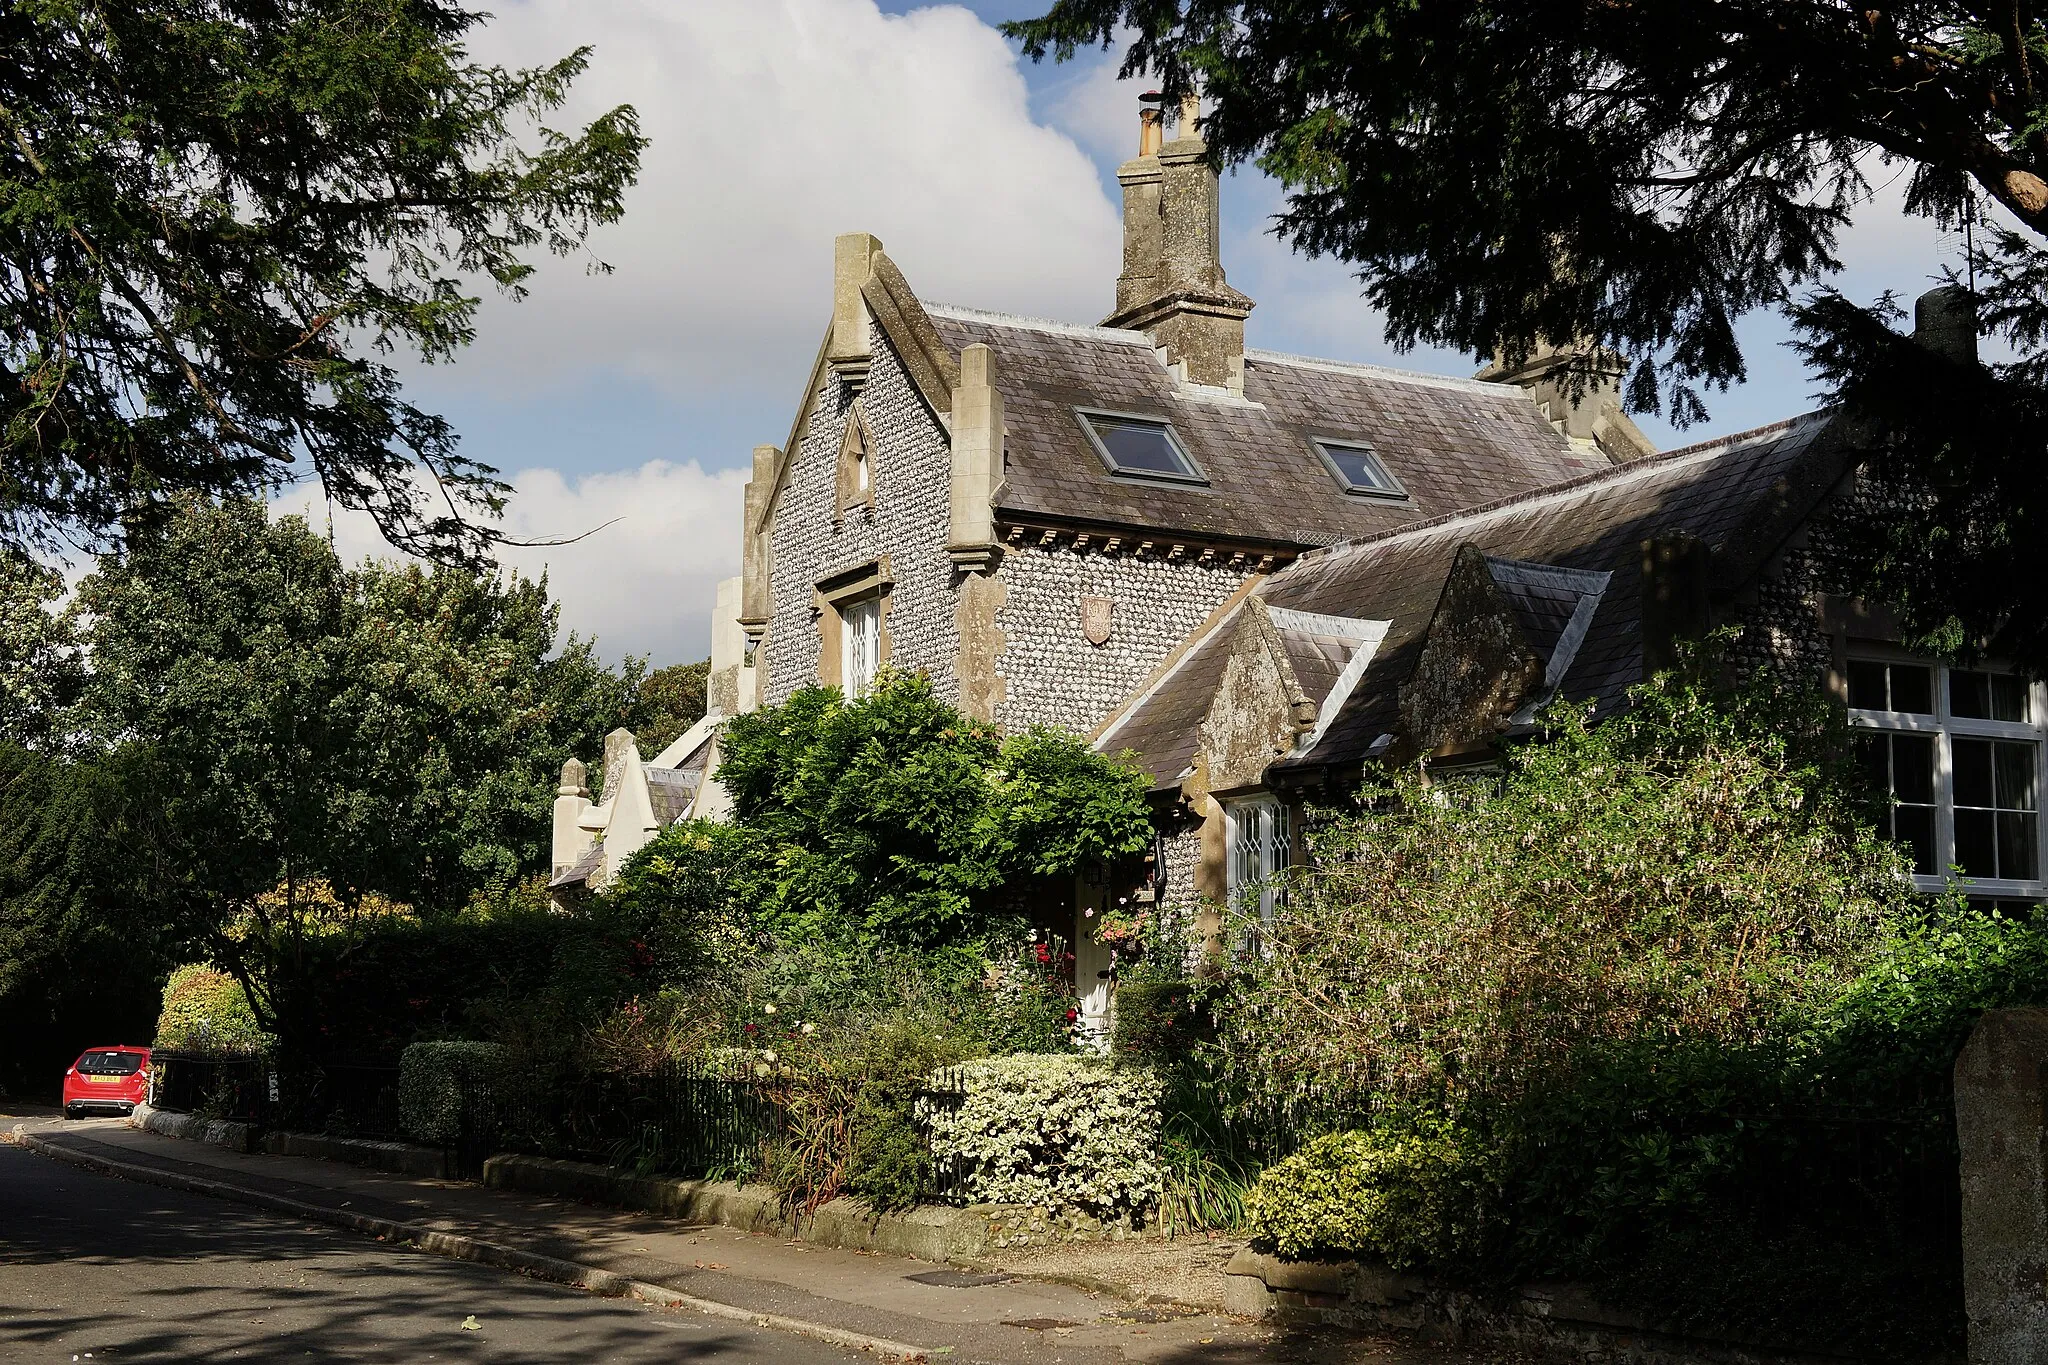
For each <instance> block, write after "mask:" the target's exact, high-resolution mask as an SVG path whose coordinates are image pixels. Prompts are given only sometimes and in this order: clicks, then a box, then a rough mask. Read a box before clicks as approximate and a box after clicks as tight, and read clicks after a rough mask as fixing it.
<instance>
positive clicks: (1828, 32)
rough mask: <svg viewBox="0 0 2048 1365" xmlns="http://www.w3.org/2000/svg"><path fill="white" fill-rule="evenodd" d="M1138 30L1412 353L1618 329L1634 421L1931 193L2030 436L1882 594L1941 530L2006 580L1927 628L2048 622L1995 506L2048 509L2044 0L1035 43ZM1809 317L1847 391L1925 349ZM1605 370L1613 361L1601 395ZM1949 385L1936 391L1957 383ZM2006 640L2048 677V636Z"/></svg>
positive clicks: (1261, 19) (1194, 16)
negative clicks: (1890, 190) (2042, 478)
mask: <svg viewBox="0 0 2048 1365" xmlns="http://www.w3.org/2000/svg"><path fill="white" fill-rule="evenodd" d="M1127 31H1128V32H1129V34H1130V35H1131V36H1130V45H1129V47H1128V48H1127V49H1126V52H1125V57H1124V61H1123V71H1124V73H1125V74H1127V75H1128V74H1134V73H1138V72H1150V73H1154V74H1157V75H1158V76H1159V77H1161V79H1162V82H1163V84H1164V87H1165V93H1166V94H1167V95H1168V96H1174V95H1177V94H1179V93H1180V92H1181V91H1183V90H1185V89H1187V88H1189V87H1190V86H1191V85H1194V84H1199V85H1200V87H1201V89H1202V91H1203V94H1204V96H1205V98H1206V99H1207V100H1208V101H1209V102H1210V105H1211V112H1210V113H1209V114H1208V115H1207V116H1206V117H1205V118H1204V119H1203V121H1202V132H1203V135H1204V137H1205V138H1206V139H1207V140H1208V142H1209V145H1210V147H1211V151H1212V155H1213V156H1215V157H1216V158H1217V159H1218V160H1219V161H1220V162H1223V163H1235V162H1240V161H1245V160H1254V161H1256V162H1257V164H1258V165H1260V166H1261V167H1262V168H1263V169H1265V170H1266V171H1268V172H1269V173H1271V174H1273V175H1274V176H1276V177H1277V178H1278V179H1279V180H1280V181H1281V182H1282V183H1283V184H1284V185H1285V186H1286V187H1287V191H1288V200H1287V205H1286V210H1285V212H1283V213H1282V214H1281V215H1280V216H1279V217H1278V219H1277V221H1276V230H1277V231H1278V232H1279V233H1280V235H1281V236H1283V237H1284V238H1286V239H1287V240H1288V241H1290V242H1291V243H1292V244H1293V245H1295V246H1296V247H1298V248H1299V249H1301V250H1304V251H1307V252H1310V253H1312V254H1321V255H1329V256H1334V257H1336V258H1337V259H1339V260H1342V261H1345V262H1347V263H1349V264H1350V265H1352V266H1354V267H1356V269H1357V273H1358V276H1359V279H1360V280H1361V282H1362V283H1363V286H1364V292H1365V296H1366V298H1367V299H1368V300H1370V301H1371V302H1372V304H1373V305H1375V306H1376V307H1378V308H1380V309H1381V310H1383V311H1384V312H1385V315H1386V319H1387V328H1388V334H1389V336H1390V337H1391V338H1392V339H1393V340H1394V341H1395V342H1396V343H1397V344H1400V345H1404V346H1405V345H1411V344H1414V343H1417V342H1427V343H1431V344H1435V345H1442V346H1451V347H1457V348H1460V349H1463V350H1466V351H1469V352H1472V353H1475V354H1478V355H1481V356H1493V355H1496V354H1499V355H1503V356H1505V357H1506V358H1507V359H1509V360H1511V361H1519V360H1521V359H1524V358H1526V357H1527V356H1529V355H1530V354H1532V353H1533V352H1534V351H1535V350H1536V349H1537V348H1538V347H1540V346H1542V345H1544V344H1545V343H1546V342H1558V343H1561V344H1562V343H1567V342H1570V343H1576V342H1580V341H1583V342H1587V343H1591V344H1592V347H1594V348H1599V350H1600V351H1604V352H1605V353H1606V355H1607V356H1612V355H1615V354H1619V355H1620V356H1623V357H1627V358H1629V360H1630V362H1631V363H1632V373H1631V374H1630V375H1629V378H1628V384H1627V395H1628V398H1629V400H1630V402H1631V405H1632V406H1634V407H1635V408H1637V409H1638V410H1657V409H1659V408H1660V407H1661V408H1662V409H1663V410H1665V411H1667V412H1668V413H1669V414H1670V416H1671V418H1672V419H1673V420H1674V421H1675V422H1677V423H1679V424H1680V425H1684V424H1686V423H1688V422H1692V421H1695V420H1697V419H1699V418H1701V417H1703V416H1704V415H1705V408H1704V405H1703V402H1702V398H1701V394H1702V391H1703V390H1710V389H1714V388H1725V387H1726V386H1727V385H1728V384H1729V383H1730V382H1732V381H1735V380H1738V379H1741V378H1742V377H1743V376H1744V374H1745V372H1746V368H1745V360H1744V357H1743V355H1742V352H1741V348H1740V346H1739V345H1738V342H1737V337H1736V323H1737V321H1738V319H1739V318H1740V317H1741V316H1742V315H1743V314H1745V313H1747V312H1750V311H1752V310H1755V309H1760V308H1777V307H1780V306H1784V305H1787V304H1789V303H1792V302H1794V296H1795V293H1796V291H1799V290H1801V289H1802V288H1807V287H1811V286H1814V285H1816V284H1818V283H1820V282H1822V281H1824V280H1825V278H1826V277H1827V276H1828V275H1829V274H1830V273H1832V272H1834V271H1835V270H1837V269H1839V266H1840V261H1839V258H1838V257H1837V255H1836V244H1837V241H1838V238H1839V234H1840V232H1841V230H1842V228H1843V227H1844V226H1845V225H1846V224H1847V222H1848V220H1849V215H1850V212H1851V210H1852V209H1853V208H1854V207H1855V206H1856V205H1857V204H1858V203H1859V202H1861V201H1863V200H1865V199H1867V198H1868V197H1869V194H1870V191H1871V184H1872V181H1873V180H1874V179H1877V178H1880V177H1881V178H1883V179H1885V180H1890V179H1893V178H1895V177H1897V176H1904V177H1905V180H1906V199H1905V206H1906V211H1907V212H1908V213H1911V214H1917V215H1921V216H1925V217H1929V218H1932V219H1933V220H1934V221H1936V222H1937V223H1939V224H1941V225H1943V226H1944V227H1956V226H1965V225H1967V226H1968V227H1969V229H1970V242H1971V246H1970V252H1969V257H1970V259H1969V261H1968V266H1967V271H1966V274H1967V276H1968V277H1969V278H1970V279H1971V281H1972V286H1973V288H1974V290H1975V292H1976V294H1977V306H1978V316H1979V320H1980V322H1981V324H1982V325H1983V326H1984V327H1985V328H1987V329H1991V330H1995V331H1997V332H1999V333H2001V334H2003V335H2004V336H2005V337H2006V338H2007V339H2008V340H2010V341H2011V342H2012V343H2013V344H2014V345H2015V346H2016V347H2017V348H2018V350H2019V359H2018V360H2017V361H2016V362H2013V363H2008V364H2000V365H1995V366H1991V367H1989V368H1988V369H1987V370H1986V371H1985V374H1986V379H1985V381H1984V382H1982V383H1978V384H1974V385H1973V386H1972V387H1973V389H1977V390H1988V389H1991V388H1995V389H1996V390H1997V392H1996V394H1995V395H1994V397H1993V403H1994V407H1995V408H1996V410H1997V411H1999V412H2000V413H2001V414H2003V415H2006V416H2010V417H2013V418H2016V419H2029V420H2027V424H2026V425H2025V426H2024V427H2022V428H2020V429H2018V430H2015V431H2012V432H2010V433H2008V434H2007V435H2006V436H2005V437H2004V438H2003V439H2001V440H2000V441H1999V442H1997V443H1996V444H1995V446H1994V448H1993V449H1992V450H1990V451H1986V452H1979V453H1977V454H1975V455H1974V456H1972V457H1971V463H1970V468H1969V470H1968V472H1969V473H1970V474H1972V475H1974V476H1976V478H1977V482H1976V483H1975V485H1974V486H1973V487H1967V488H1966V487H1965V485H1964V484H1963V483H1962V482H1961V481H1960V479H1949V478H1946V477H1943V478H1937V479H1935V480H1933V481H1932V482H1931V483H1929V484H1927V485H1925V486H1924V487H1923V488H1922V489H1921V494H1922V495H1923V496H1924V497H1925V498H1926V499H1927V502H1928V514H1927V515H1923V516H1920V517H1918V518H1915V519H1907V518H1898V519H1895V520H1897V521H1899V522H1900V523H1901V524H1900V525H1898V526H1896V527H1894V528H1893V530H1894V531H1896V532H1897V533H1898V534H1897V538H1887V539H1884V540H1882V541H1880V542H1877V543H1875V544H1872V545H1870V546H1868V547H1866V554H1865V557H1864V558H1865V565H1864V567H1865V569H1866V570H1867V571H1868V573H1869V584H1868V585H1869V586H1871V587H1873V588H1875V587H1882V586H1884V585H1885V581H1886V580H1883V579H1881V578H1880V577H1879V576H1878V575H1877V573H1876V561H1878V560H1881V559H1884V558H1886V557H1890V558H1893V559H1897V558H1902V557H1911V556H1915V555H1919V554H1922V553H1925V552H1927V550H1928V549H1929V548H1930V547H1929V545H1928V543H1927V538H1926V533H1927V532H1928V531H1930V530H1932V531H1933V532H1935V533H1940V534H1946V535H1947V536H1948V540H1949V544H1948V548H1947V551H1946V552H1947V553H1950V554H1954V553H1956V552H1957V546H1958V545H1960V546H1962V547H1964V549H1965V550H1968V549H1972V548H1983V549H1986V550H1987V551H1989V552H1990V557H1989V558H1986V559H1984V560H1982V561H1981V562H1978V563H1974V564H1972V565H1970V566H1968V568H1967V570H1966V571H1965V572H1964V574H1963V577H1965V578H1970V579H1974V580H1976V581H1977V583H1978V585H1979V586H1983V587H1988V588H1992V589H1996V591H1995V593H1994V595H1993V596H1992V597H1991V598H1989V599H1986V600H1985V601H1984V602H1982V603H1981V604H1980V606H1979V608H1978V609H1977V610H1976V613H1975V616H1974V618H1973V619H1970V620H1968V621H1966V622H1965V623H1963V624H1962V625H1961V626H1959V625H1958V623H1957V622H1956V621H1954V620H1952V619H1951V616H1952V613H1953V612H1954V611H1955V609H1956V606H1955V604H1954V603H1952V602H1933V601H1929V600H1927V599H1925V598H1916V599H1915V600H1913V601H1912V602H1910V603H1908V604H1907V605H1908V606H1909V607H1910V608H1911V610H1910V611H1909V613H1908V617H1907V621H1906V624H1907V627H1908V629H1909V630H1910V631H1912V632H1913V633H1915V634H1917V635H1918V636H1920V637H1921V638H1922V639H1923V640H1925V641H1927V642H1928V643H1932V644H1939V643H1941V642H1943V641H1947V642H1948V643H1949V645H1950V646H1951V647H1963V648H1971V647H1981V646H1982V645H1984V644H1985V643H1986V635H1985V630H1986V629H1987V628H1988V629H1989V631H1990V632H1991V634H1992V635H1993V636H1996V635H1997V634H1998V632H1999V631H2000V630H2001V629H2002V628H2003V627H2004V625H2005V623H2007V622H2008V621H2013V620H2024V619H2027V618H2028V617H2029V615H2030V614H2031V615H2032V616H2033V617H2035V618H2038V616H2039V611H2040V604H2039V603H2038V601H2037V600H2034V599H2033V598H2031V597H2029V596H2026V595H2025V594H2026V592H2027V589H2028V587H2029V585H2031V584H2035V583H2039V582H2041V581H2042V580H2043V575H2044V570H2048V564H2044V563H2043V562H2042V559H2041V557H2040V556H2041V555H2042V554H2043V553H2044V549H2043V546H2044V541H2043V538H2042V537H2040V536H2037V535H2029V534H2026V533H2025V529H2024V528H2023V527H2019V528H2016V527H2012V526H2008V525H2007V524H2006V523H2005V522H2004V521H2003V520H1995V521H1993V522H1992V523H1991V524H1989V525H1986V524H1985V522H1984V500H1985V497H1986V496H1988V497H1989V499H1990V500H1991V501H1992V502H1993V503H1994V504H1995V505H1996V506H1998V507H2000V508H2003V509H2010V508H2015V507H2025V508H2028V509H2031V508H2033V507H2036V506H2039V505H2040V500H2041V493H2042V490H2041V489H2040V488H2039V486H2038V472H2037V471H2038V470H2040V469H2041V468H2043V467H2048V459H2044V456H2048V449H2044V442H2048V430H2044V428H2043V426H2042V424H2041V423H2040V422H2039V421H2038V420H2031V419H2032V417H2033V415H2034V414H2035V413H2037V412H2038V411H2039V409H2040V408H2041V406H2042V404H2043V402H2044V396H2048V349H2044V348H2043V344H2042V343H2043V341H2044V338H2048V240H2044V239H2048V82H2044V80H2043V74H2044V72H2048V14H2044V13H2042V12H2040V11H2038V10H2036V9H2034V8H2032V7H2030V6H2027V5H2021V4H2014V3H2006V2H2005V0H1997V2H1995V3H1992V2H1987V0H1919V2H1918V3H1910V4H1866V3H1861V0H1859V2H1858V3H1848V2H1847V0H1621V2H1620V3H1614V2H1613V0H1423V2H1422V3H1416V2H1415V0H1366V2H1365V3H1358V4H1350V3H1347V4H1343V5H1329V4H1315V3H1310V4H1299V3H1291V2H1289V0H1056V3H1054V4H1052V6H1051V8H1050V9H1049V10H1048V11H1047V12H1046V13H1045V14H1044V15H1043V16H1042V17H1040V18H1037V19H1033V20H1028V21H1024V22H1020V23H1015V24H1011V25H1009V26H1008V32H1009V33H1010V34H1011V35H1012V36H1014V37H1017V38H1020V39H1022V41H1023V43H1024V47H1025V50H1026V52H1027V53H1029V54H1030V55H1032V56H1033V57H1043V56H1045V55H1047V54H1048V53H1050V54H1052V55H1055V56H1057V57H1061V58H1064V57H1067V56H1070V55H1071V54H1072V53H1073V52H1074V51H1075V50H1077V49H1078V48H1079V47H1080V46H1083V45H1088V44H1097V43H1099V44H1102V45H1103V46H1108V45H1110V44H1111V43H1113V42H1116V41H1118V40H1119V39H1120V37H1122V36H1123V35H1124V34H1125V33H1126V32H1127ZM1894 167H1896V169H1893V168H1894ZM1794 318H1795V321H1796V322H1797V323H1798V325H1799V326H1800V327H1801V328H1802V329H1803V330H1804V333H1805V335H1806V336H1807V338H1808V340H1809V343H1810V344H1811V345H1814V346H1817V347H1819V348H1821V349H1822V350H1824V351H1826V352H1827V353H1828V355H1829V356H1830V357H1831V359H1832V361H1833V363H1832V364H1823V365H1822V366H1821V367H1820V373H1821V376H1822V378H1823V379H1824V380H1825V381H1827V383H1828V384H1829V385H1830V386H1831V388H1832V391H1833V393H1834V395H1835V396H1836V397H1837V398H1838V399H1840V400H1842V401H1843V402H1844V403H1855V402H1858V401H1860V400H1862V399H1864V398H1866V397H1868V396H1870V395H1872V394H1873V393H1878V392H1881V391H1882V385H1883V383H1884V382H1886V381H1887V380H1889V379H1891V378H1894V377H1895V376H1896V375H1897V374H1898V372H1900V371H1910V370H1913V369H1915V367H1916V366H1917V365H1919V364H1922V363H1924V362H1925V360H1926V357H1927V353H1926V352H1925V351H1924V350H1921V349H1920V348H1917V347H1914V346H1912V345H1911V344H1910V342H1909V340H1908V339H1907V338H1905V337H1902V336H1901V335H1900V334H1899V333H1897V332H1896V331H1893V330H1891V329H1890V328H1888V327H1886V326H1884V325H1883V324H1884V322H1886V321H1887V320H1888V319H1887V317H1886V316H1885V315H1884V313H1883V309H1882V306H1880V307H1878V308H1873V309H1858V308H1854V307H1851V306H1850V305H1849V304H1848V303H1847V302H1846V301H1845V300H1842V299H1841V298H1839V297H1838V296H1833V295H1830V294H1828V293H1827V292H1826V291H1821V292H1818V293H1816V294H1814V295H1813V296H1811V297H1810V298H1808V299H1807V300H1806V301H1805V305H1804V306H1799V307H1797V308H1795V310H1794ZM1605 363H1608V362H1607V360H1606V358H1605V356H1602V355H1599V354H1598V352H1596V351H1595V350H1593V349H1589V350H1588V351H1587V352H1586V357H1585V359H1584V361H1583V366H1582V368H1583V369H1584V370H1585V371H1586V373H1584V374H1582V375H1581V376H1580V378H1581V379H1582V380H1583V379H1585V378H1587V377H1589V375H1590V371H1591V369H1592V368H1593V367H1594V366H1596V365H1601V364H1605ZM1940 377H1943V376H1940V375H1922V376H1920V377H1919V378H1918V379H1917V382H1916V383H1915V384H1914V385H1913V392H1915V393H1920V394H1926V395H1929V396H1930V397H1931V396H1932V395H1933V394H1935V393H1937V392H1940V391H1941V388H1940V385H1939V384H1938V383H1937V382H1936V380H1937V378H1940ZM1913 436H1914V437H1916V438H1924V436H1925V432H1924V431H1922V432H1915V433H1913ZM1907 444H1908V445H1909V447H1910V448H1909V449H1905V450H1903V451H1900V446H1901V440H1900V438H1898V437H1896V436H1894V437H1886V438H1885V439H1882V440H1877V441H1874V442H1873V446H1872V452H1871V453H1873V454H1877V453H1882V452H1886V451H1898V452H1900V453H1899V458H1897V459H1895V460H1893V461H1891V462H1890V463H1891V464H1892V466H1893V468H1894V469H1896V470H1902V471H1905V472H1906V473H1907V474H1908V476H1909V477H1911V476H1912V471H1913V470H1914V468H1915V466H1916V465H1918V464H1924V463H1926V461H1927V459H1928V458H1930V457H1932V456H1933V455H1934V454H1935V452H1936V451H1937V450H1938V447H1935V446H1930V445H1929V444H1927V442H1926V440H1925V439H1915V440H1913V441H1911V442H1908V443H1907ZM1952 463H1953V462H1952ZM1987 490H1988V494H1987ZM1909 521H1910V522H1912V523H1913V524H1910V525H1909V524H1904V523H1907V522H1909ZM2016 532H2017V533H2016ZM2001 556H2003V558H2002V559H2001V558H2000V557H2001ZM2015 563H2017V564H2019V565H2021V566H2022V571H2019V572H2014V571H2013V568H2014V564H2015ZM2001 643H2002V644H2005V645H2021V644H2024V645H2025V646H2026V649H2025V652H2022V653H2019V654H2017V655H2016V658H2017V660H2018V661H2019V662H2021V663H2022V664H2024V665H2026V666H2028V667H2030V668H2032V669H2034V670H2035V671H2037V672H2038V671H2043V670H2048V650H2044V648H2043V647H2042V645H2041V644H2040V643H2039V642H2038V641H2031V640H2020V639H2013V638H2007V639H2004V640H2002V641H2001Z"/></svg>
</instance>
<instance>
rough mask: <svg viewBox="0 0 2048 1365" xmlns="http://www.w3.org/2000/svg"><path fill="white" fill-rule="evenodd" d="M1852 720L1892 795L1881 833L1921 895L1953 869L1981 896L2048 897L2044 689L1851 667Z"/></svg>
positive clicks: (1989, 675)
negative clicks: (1898, 848) (1897, 850)
mask: <svg viewBox="0 0 2048 1365" xmlns="http://www.w3.org/2000/svg"><path fill="white" fill-rule="evenodd" d="M1846 672H1847V674H1848V684H1849V723H1850V724H1851V725H1852V726H1854V727H1855V728H1856V729H1857V730H1858V731H1859V732H1860V734H1859V743H1858V749H1859V757H1860V758H1861V760H1862V762H1863V764H1864V766H1865V771H1866V772H1867V773H1868V774H1869V776H1870V778H1871V781H1872V782H1873V783H1874V784H1875V785H1876V786H1877V787H1878V788H1879V789H1880V790H1882V791H1887V792H1890V793H1891V797H1892V805H1891V809H1890V810H1889V811H1887V812H1886V815H1885V818H1884V822H1883V825H1882V827H1881V831H1882V833H1884V834H1885V835H1886V836H1887V837H1888V838H1890V839H1892V840H1894V841H1895V842H1897V843H1898V844H1900V845H1902V846H1903V847H1904V848H1905V850H1906V851H1907V854H1908V856H1909V857H1910V858H1911V859H1912V862H1913V880H1914V882H1915V884H1916V885H1918V886H1920V887H1921V889H1923V890H1929V891H1935V890H1939V889H1941V887H1942V885H1943V884H1944V882H1945V880H1946V877H1947V874H1948V873H1949V871H1950V869H1954V870H1955V872H1956V874H1957V875H1958V876H1960V877H1961V878H1962V879H1963V880H1964V882H1965V884H1966V887H1967V889H1968V890H1970V891H1971V892H1973V893H1975V894H1977V895H1984V896H2016V897H2029V898H2031V897H2038V896H2041V895H2042V894H2044V892H2048V878H2044V876H2043V869H2042V860H2041V850H2042V843H2043V835H2044V833H2048V827H2044V825H2043V823H2042V821H2043V811H2042V802H2041V763H2042V745H2043V740H2044V737H2048V736H2044V731H2043V726H2042V718H2043V715H2044V713H2048V707H2044V701H2048V698H2044V696H2043V694H2042V688H2041V686H2040V685H2039V684H2037V683H2032V682H2029V681H2028V680H2026V679H2025V678H2022V677H2019V676H2018V675H2016V674H2012V673H2006V672H2001V671H1998V670H1995V669H1988V668H1949V667H1946V666H1944V665H1941V664H1934V663H1927V662H1924V661H1922V660H1917V659H1906V658H1863V659H1850V660H1848V662H1847V665H1846Z"/></svg>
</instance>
